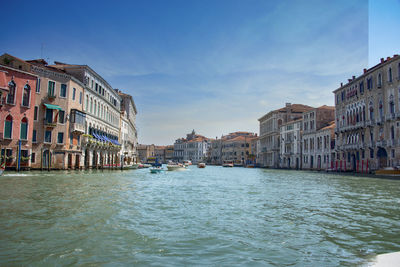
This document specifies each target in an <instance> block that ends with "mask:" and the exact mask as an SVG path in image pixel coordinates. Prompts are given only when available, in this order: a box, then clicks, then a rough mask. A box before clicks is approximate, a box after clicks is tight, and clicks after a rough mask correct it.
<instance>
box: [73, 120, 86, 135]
mask: <svg viewBox="0 0 400 267" xmlns="http://www.w3.org/2000/svg"><path fill="white" fill-rule="evenodd" d="M70 128H71V131H72V132H75V133H81V134H84V133H85V125H83V124H80V123H76V122H72V123H70Z"/></svg>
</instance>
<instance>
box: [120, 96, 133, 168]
mask: <svg viewBox="0 0 400 267" xmlns="http://www.w3.org/2000/svg"><path fill="white" fill-rule="evenodd" d="M118 94H119V96H120V97H121V98H122V102H121V120H120V121H121V127H120V140H121V145H122V147H121V155H122V157H123V159H124V162H125V164H130V163H131V162H135V161H136V159H137V157H138V154H137V145H138V140H137V130H136V114H137V110H136V105H135V102H134V101H133V98H132V96H131V95H128V94H124V93H122V92H120V91H118Z"/></svg>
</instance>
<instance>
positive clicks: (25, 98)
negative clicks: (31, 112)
mask: <svg viewBox="0 0 400 267" xmlns="http://www.w3.org/2000/svg"><path fill="white" fill-rule="evenodd" d="M30 98H31V87H30V86H29V84H26V85H25V86H24V93H23V95H22V106H24V107H29V99H30Z"/></svg>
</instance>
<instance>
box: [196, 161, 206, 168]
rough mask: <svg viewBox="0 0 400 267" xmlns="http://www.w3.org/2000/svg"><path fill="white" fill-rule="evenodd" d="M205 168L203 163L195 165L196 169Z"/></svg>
mask: <svg viewBox="0 0 400 267" xmlns="http://www.w3.org/2000/svg"><path fill="white" fill-rule="evenodd" d="M205 167H206V164H205V163H204V162H199V163H198V164H197V168H201V169H202V168H205Z"/></svg>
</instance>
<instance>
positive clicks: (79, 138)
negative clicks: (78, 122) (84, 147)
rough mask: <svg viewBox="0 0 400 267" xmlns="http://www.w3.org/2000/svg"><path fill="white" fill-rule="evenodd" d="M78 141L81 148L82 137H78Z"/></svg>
mask: <svg viewBox="0 0 400 267" xmlns="http://www.w3.org/2000/svg"><path fill="white" fill-rule="evenodd" d="M77 139H78V146H80V145H81V136H80V135H78V137H77Z"/></svg>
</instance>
